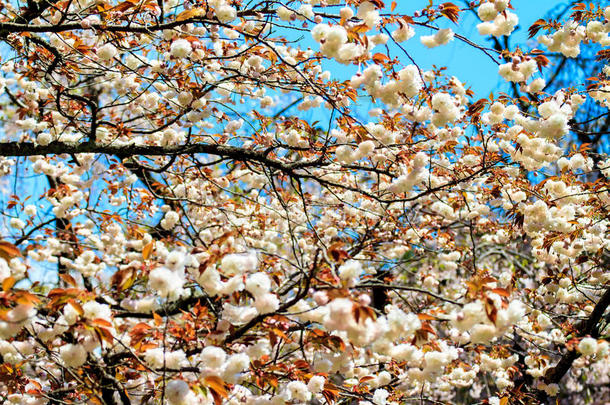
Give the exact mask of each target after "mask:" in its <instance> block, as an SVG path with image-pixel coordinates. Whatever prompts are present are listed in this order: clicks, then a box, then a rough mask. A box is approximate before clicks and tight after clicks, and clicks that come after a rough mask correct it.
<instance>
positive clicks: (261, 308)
mask: <svg viewBox="0 0 610 405" xmlns="http://www.w3.org/2000/svg"><path fill="white" fill-rule="evenodd" d="M279 307H280V300H279V299H278V298H277V295H275V294H272V293H267V294H263V295H260V296H258V297H256V299H255V300H254V308H256V310H257V311H258V313H259V314H269V313H271V312H275V311H277V310H278V308H279Z"/></svg>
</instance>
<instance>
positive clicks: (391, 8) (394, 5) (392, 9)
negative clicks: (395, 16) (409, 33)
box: [390, 1, 397, 11]
mask: <svg viewBox="0 0 610 405" xmlns="http://www.w3.org/2000/svg"><path fill="white" fill-rule="evenodd" d="M396 5H397V4H396V2H395V1H393V2H392V5H391V6H390V11H394V9H395V8H396Z"/></svg>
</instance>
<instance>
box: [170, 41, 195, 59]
mask: <svg viewBox="0 0 610 405" xmlns="http://www.w3.org/2000/svg"><path fill="white" fill-rule="evenodd" d="M192 50H193V48H192V47H191V43H190V42H189V41H188V40H186V39H182V38H181V39H177V40H175V41H174V42H172V45H171V46H170V49H169V53H170V54H171V55H172V56H173V57H174V58H186V57H187V56H189V55H190V54H191V52H192Z"/></svg>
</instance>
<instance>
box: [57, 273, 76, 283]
mask: <svg viewBox="0 0 610 405" xmlns="http://www.w3.org/2000/svg"><path fill="white" fill-rule="evenodd" d="M59 278H61V279H62V280H63V281H64V283H66V284H69V285H71V286H76V280H74V277H72V276H71V275H69V274H67V273H62V274H60V275H59Z"/></svg>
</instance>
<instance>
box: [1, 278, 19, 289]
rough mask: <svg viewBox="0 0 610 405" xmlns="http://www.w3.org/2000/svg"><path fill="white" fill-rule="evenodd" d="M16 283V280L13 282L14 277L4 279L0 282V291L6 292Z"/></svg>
mask: <svg viewBox="0 0 610 405" xmlns="http://www.w3.org/2000/svg"><path fill="white" fill-rule="evenodd" d="M16 282H17V280H15V277H7V278H5V279H4V281H3V282H2V291H4V292H7V291H8V290H10V289H11V288H13V286H14V285H15V283H16Z"/></svg>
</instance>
